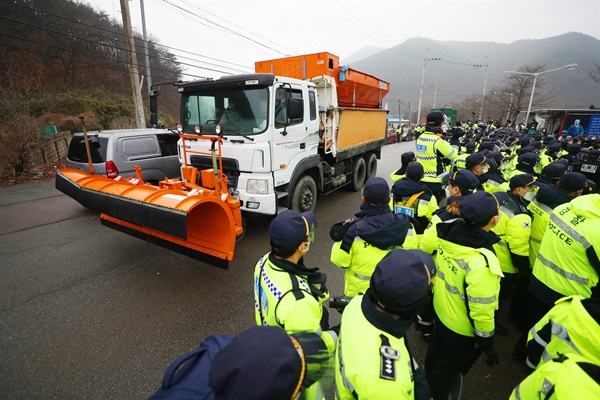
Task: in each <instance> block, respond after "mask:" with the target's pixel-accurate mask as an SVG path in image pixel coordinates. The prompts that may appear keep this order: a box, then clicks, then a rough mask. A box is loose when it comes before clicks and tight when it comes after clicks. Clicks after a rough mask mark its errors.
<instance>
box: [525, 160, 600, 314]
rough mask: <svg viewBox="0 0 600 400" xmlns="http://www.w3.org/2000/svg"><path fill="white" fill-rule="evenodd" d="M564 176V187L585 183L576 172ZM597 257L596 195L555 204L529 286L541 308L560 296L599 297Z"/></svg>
mask: <svg viewBox="0 0 600 400" xmlns="http://www.w3.org/2000/svg"><path fill="white" fill-rule="evenodd" d="M565 176H568V178H565V179H567V181H568V184H567V188H569V187H570V188H571V189H574V188H576V187H582V186H584V187H585V186H587V182H586V180H585V176H583V175H581V174H579V173H577V172H574V173H572V174H569V175H565ZM571 185H572V186H571ZM567 190H569V191H570V189H567ZM582 191H583V190H582ZM582 191H581V192H582ZM577 192H579V190H578V191H577ZM599 256H600V194H587V195H585V196H578V197H576V198H574V199H573V200H571V201H570V202H569V203H566V204H563V205H560V206H558V207H556V208H555V209H554V210H553V211H552V215H551V216H550V220H549V222H548V226H547V228H546V232H545V233H544V237H543V240H542V243H541V246H540V251H539V254H538V256H537V259H536V261H535V264H534V266H533V276H532V278H531V282H530V285H529V290H530V291H531V292H532V293H533V294H534V295H535V297H536V298H537V299H538V300H539V301H540V302H541V303H542V304H543V306H545V307H543V308H542V310H541V311H542V312H546V311H548V310H549V309H550V308H551V307H552V305H553V304H554V302H555V301H556V300H558V299H560V298H561V297H563V296H571V295H581V296H583V297H584V298H589V297H599V296H600V293H599V291H598V286H597V284H598V271H599V270H600V261H599ZM536 319H537V318H536Z"/></svg>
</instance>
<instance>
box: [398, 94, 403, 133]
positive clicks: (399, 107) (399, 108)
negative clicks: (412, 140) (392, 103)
mask: <svg viewBox="0 0 600 400" xmlns="http://www.w3.org/2000/svg"><path fill="white" fill-rule="evenodd" d="M401 125H402V102H401V101H400V100H398V128H400V126H401Z"/></svg>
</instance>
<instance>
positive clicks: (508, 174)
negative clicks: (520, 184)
mask: <svg viewBox="0 0 600 400" xmlns="http://www.w3.org/2000/svg"><path fill="white" fill-rule="evenodd" d="M533 168H534V166H533V165H526V164H523V163H518V164H517V165H516V167H515V169H513V170H512V171H509V170H508V169H506V170H505V171H504V178H505V179H506V180H507V181H510V180H511V178H513V177H514V176H516V175H520V174H531V175H533V176H538V173H537V172H535V171H534V169H533Z"/></svg>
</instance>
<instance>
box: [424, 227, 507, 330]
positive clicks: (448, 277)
mask: <svg viewBox="0 0 600 400" xmlns="http://www.w3.org/2000/svg"><path fill="white" fill-rule="evenodd" d="M437 231H438V238H439V244H438V252H437V257H436V259H435V263H436V266H437V269H438V272H437V278H436V281H435V283H434V285H433V305H434V308H435V312H436V314H437V316H438V318H439V320H440V322H441V323H442V324H443V325H445V326H446V327H447V328H448V329H450V330H451V331H453V332H455V333H457V334H459V335H462V336H468V337H474V336H475V337H479V338H490V337H492V336H493V335H494V314H495V311H496V310H497V309H498V293H499V291H500V277H502V276H503V274H502V271H501V269H500V264H499V262H498V258H497V257H496V255H495V254H494V252H493V250H492V246H493V244H494V243H496V242H497V241H498V240H499V239H498V236H497V235H496V234H495V233H493V232H486V231H484V230H482V229H479V228H477V227H474V226H472V225H469V224H466V223H465V222H464V221H462V220H458V221H455V222H453V223H450V224H438V225H437Z"/></svg>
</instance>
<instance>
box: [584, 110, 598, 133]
mask: <svg viewBox="0 0 600 400" xmlns="http://www.w3.org/2000/svg"><path fill="white" fill-rule="evenodd" d="M587 134H588V135H595V136H599V135H600V114H594V115H592V116H591V117H590V123H589V125H588V128H587Z"/></svg>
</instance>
